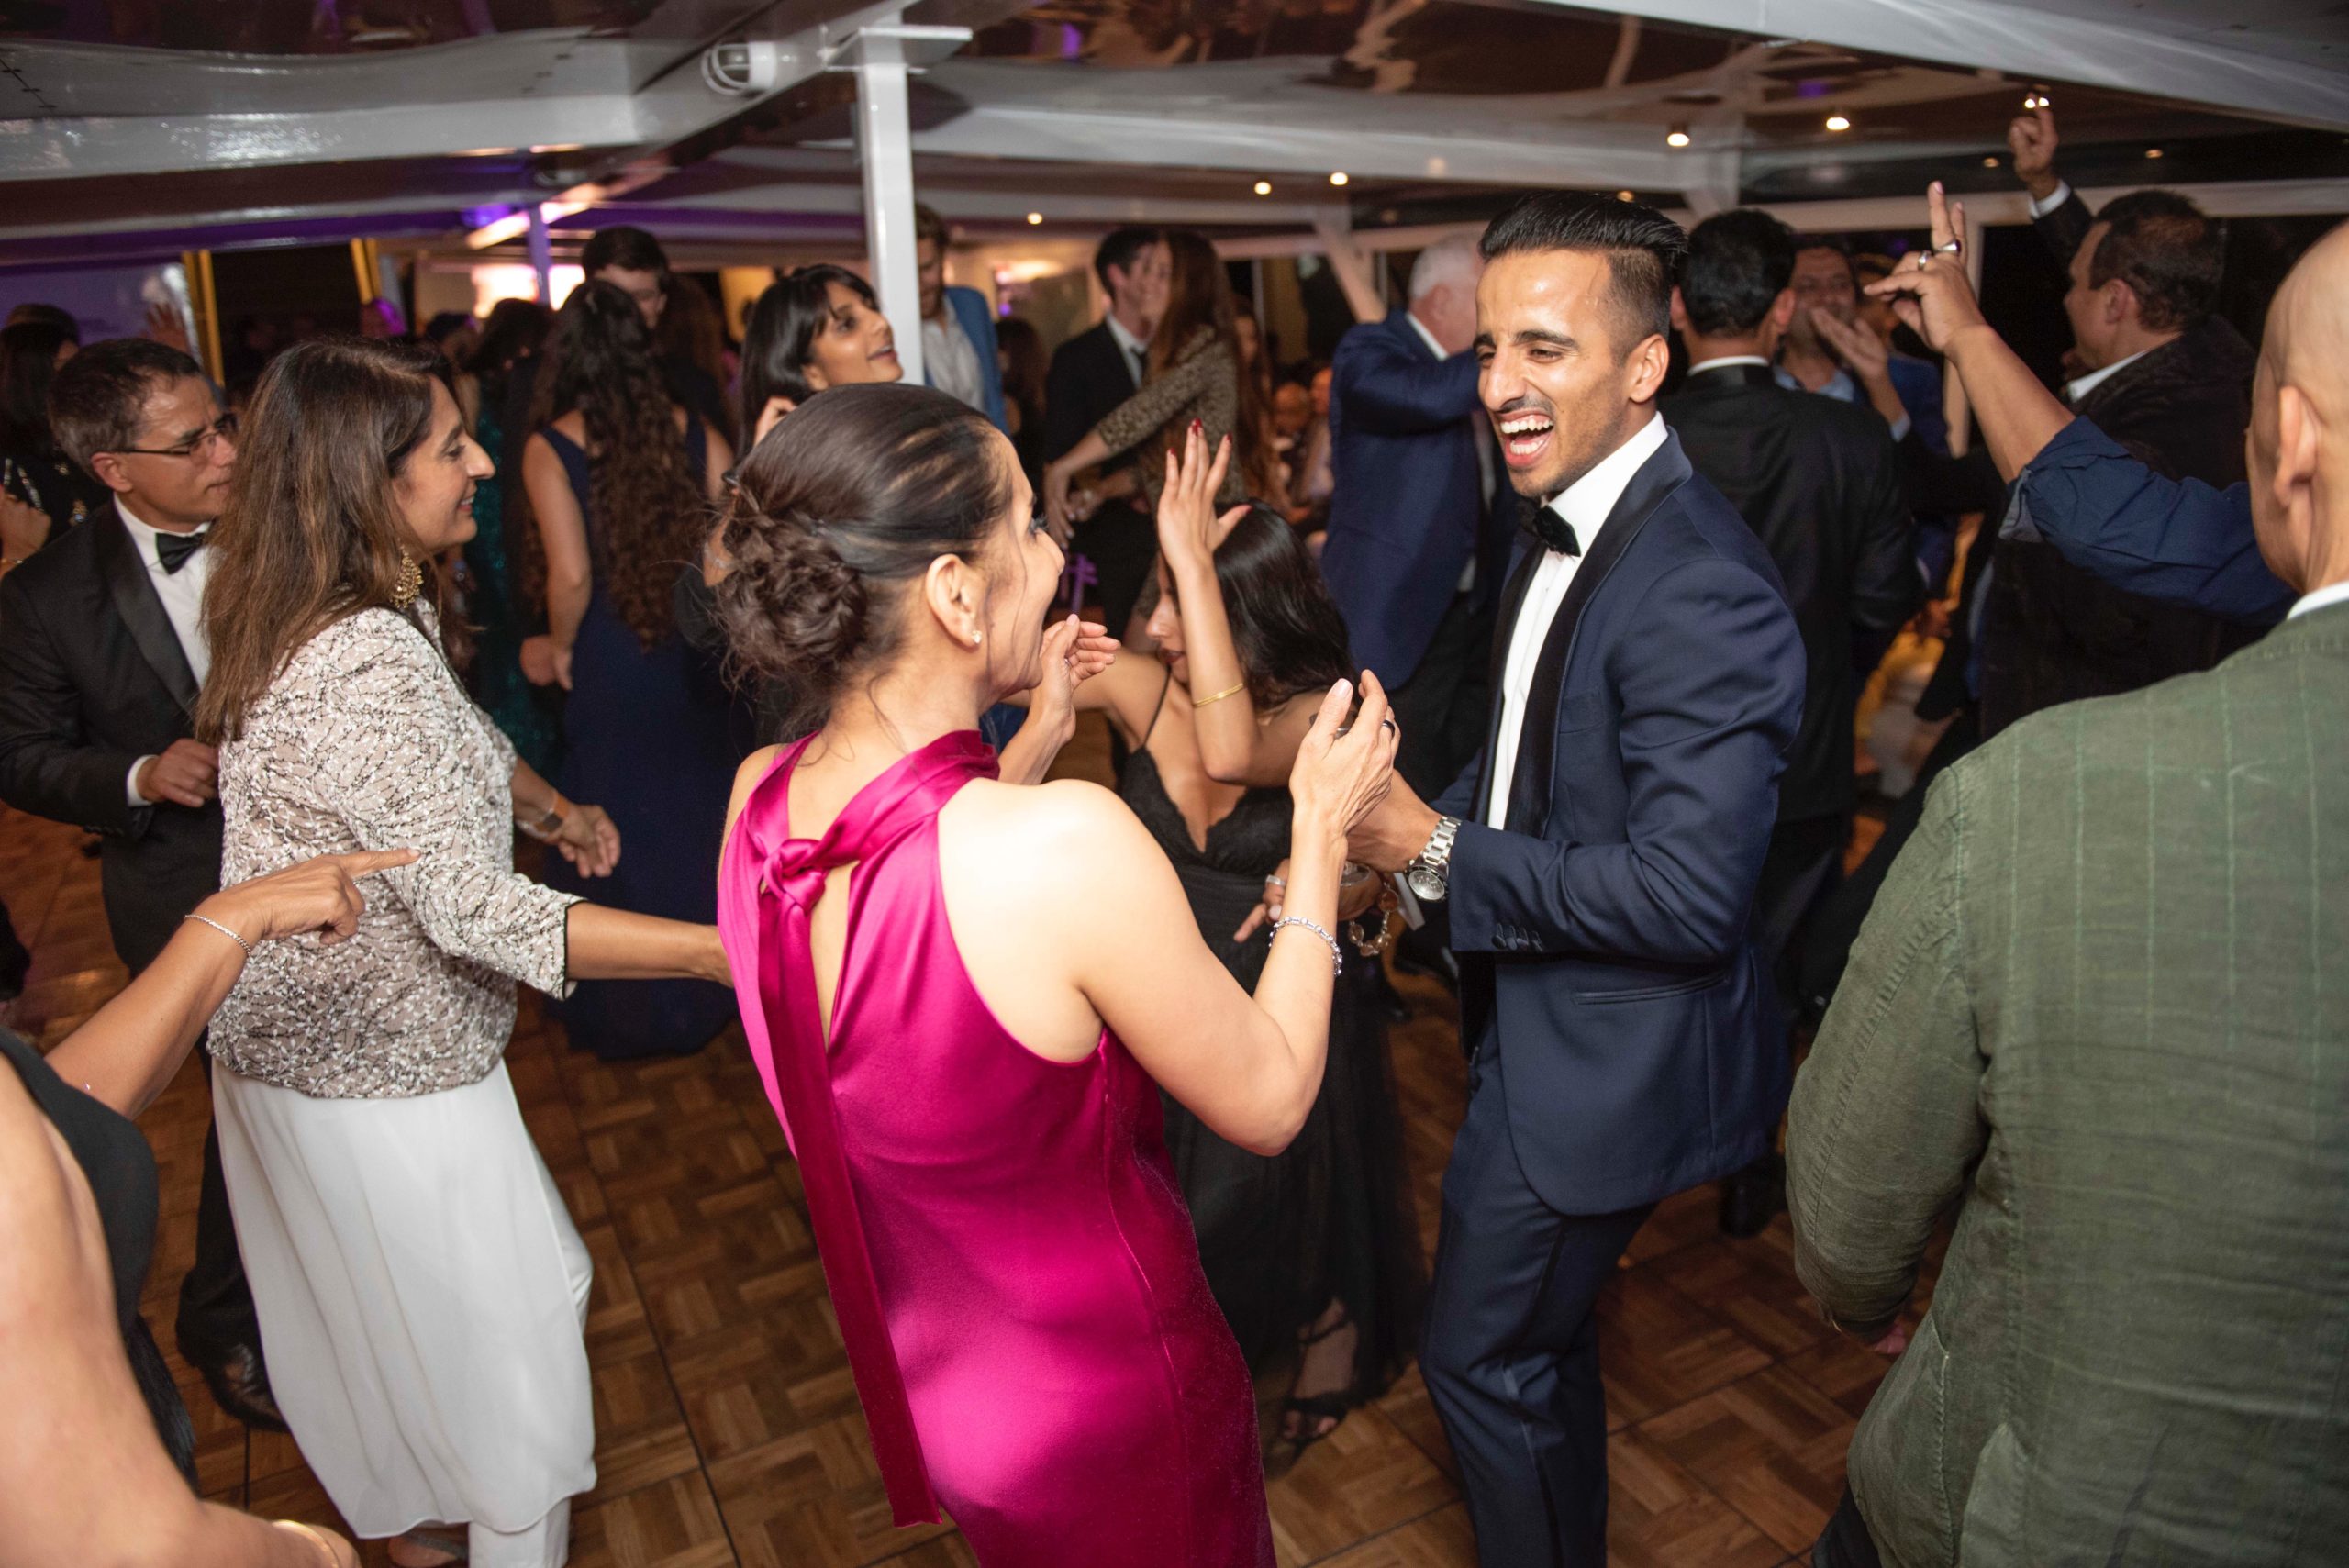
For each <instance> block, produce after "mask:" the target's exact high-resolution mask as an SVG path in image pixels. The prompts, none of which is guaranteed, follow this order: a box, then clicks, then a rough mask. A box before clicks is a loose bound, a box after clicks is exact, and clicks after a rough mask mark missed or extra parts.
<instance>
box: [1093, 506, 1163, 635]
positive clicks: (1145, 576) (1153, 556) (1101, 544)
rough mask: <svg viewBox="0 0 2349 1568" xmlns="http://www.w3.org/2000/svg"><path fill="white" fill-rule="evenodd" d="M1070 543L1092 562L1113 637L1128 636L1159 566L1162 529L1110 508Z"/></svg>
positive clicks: (1144, 517) (1131, 511)
mask: <svg viewBox="0 0 2349 1568" xmlns="http://www.w3.org/2000/svg"><path fill="white" fill-rule="evenodd" d="M1071 543H1072V546H1073V548H1074V549H1075V550H1077V551H1078V552H1079V553H1080V554H1082V555H1084V556H1085V558H1086V559H1087V560H1089V561H1091V562H1093V572H1094V575H1095V577H1096V578H1097V587H1096V589H1095V592H1096V595H1097V597H1098V598H1099V600H1100V603H1101V609H1102V613H1103V615H1104V616H1105V617H1106V618H1107V624H1108V628H1109V635H1110V636H1111V637H1123V636H1125V635H1126V623H1127V621H1129V620H1130V619H1131V618H1132V617H1133V613H1134V606H1135V604H1136V603H1137V602H1138V601H1139V600H1140V599H1141V591H1142V585H1143V584H1145V583H1147V582H1149V581H1150V574H1151V571H1152V567H1153V566H1154V565H1155V564H1156V562H1157V560H1158V529H1157V526H1156V525H1155V524H1153V523H1152V521H1151V519H1150V517H1149V515H1148V514H1146V513H1144V512H1141V511H1138V510H1136V509H1135V508H1134V507H1131V506H1125V505H1123V504H1121V503H1119V502H1111V503H1109V504H1108V505H1106V506H1102V507H1101V509H1100V510H1099V511H1097V512H1095V513H1094V514H1093V516H1092V517H1088V518H1086V519H1085V521H1084V522H1082V523H1079V524H1078V525H1077V526H1076V531H1075V538H1074V539H1073V540H1072V541H1071Z"/></svg>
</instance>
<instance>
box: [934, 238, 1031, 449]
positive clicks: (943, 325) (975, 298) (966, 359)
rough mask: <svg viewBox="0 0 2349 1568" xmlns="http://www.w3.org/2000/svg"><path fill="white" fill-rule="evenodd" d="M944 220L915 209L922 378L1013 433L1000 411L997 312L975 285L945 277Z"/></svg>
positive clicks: (998, 427) (1001, 377)
mask: <svg viewBox="0 0 2349 1568" xmlns="http://www.w3.org/2000/svg"><path fill="white" fill-rule="evenodd" d="M948 238H949V237H948V234H947V228H946V220H945V219H944V218H942V217H939V216H938V214H937V213H936V212H934V211H933V210H931V209H930V208H929V207H926V206H918V207H916V208H914V266H915V268H916V275H917V277H918V279H919V281H920V284H921V368H922V379H923V381H924V382H925V383H927V384H929V385H931V386H934V387H936V388H937V389H938V390H939V391H941V392H944V393H949V394H952V395H953V396H954V397H956V398H957V399H959V400H960V401H962V402H963V403H966V404H968V405H970V406H972V407H974V408H975V409H977V410H978V411H979V412H980V413H982V414H984V415H985V416H986V417H987V422H988V423H989V424H992V425H993V426H994V427H995V428H996V429H998V430H1001V431H1002V432H1003V433H1004V434H1006V435H1009V434H1010V433H1011V427H1010V426H1009V425H1008V424H1007V423H1006V422H1005V417H1004V412H1003V366H1002V364H1001V362H1000V361H997V360H996V340H995V312H994V311H993V310H992V309H990V308H989V307H988V305H987V296H986V295H983V294H981V293H980V292H979V291H978V290H976V289H968V288H961V287H956V286H953V285H951V284H948V283H947V281H946V247H947V241H948Z"/></svg>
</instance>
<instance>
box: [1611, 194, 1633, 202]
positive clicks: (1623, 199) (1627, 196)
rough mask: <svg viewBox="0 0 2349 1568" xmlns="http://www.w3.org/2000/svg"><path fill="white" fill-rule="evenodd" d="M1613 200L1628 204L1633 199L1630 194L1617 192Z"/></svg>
mask: <svg viewBox="0 0 2349 1568" xmlns="http://www.w3.org/2000/svg"><path fill="white" fill-rule="evenodd" d="M1615 199H1616V200H1617V201H1619V202H1628V201H1631V200H1632V199H1633V197H1632V195H1631V192H1629V191H1618V192H1616V193H1615Z"/></svg>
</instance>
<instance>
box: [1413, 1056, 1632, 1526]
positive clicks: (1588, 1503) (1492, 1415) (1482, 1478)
mask: <svg viewBox="0 0 2349 1568" xmlns="http://www.w3.org/2000/svg"><path fill="white" fill-rule="evenodd" d="M1470 1071H1471V1081H1472V1083H1471V1088H1470V1090H1469V1096H1468V1116H1467V1119H1466V1120H1465V1121H1464V1123H1463V1124H1462V1126H1461V1129H1460V1136H1459V1138H1458V1139H1457V1140H1455V1141H1454V1142H1453V1146H1452V1163H1451V1164H1450V1166H1448V1167H1447V1168H1446V1169H1445V1171H1444V1173H1443V1229H1442V1235H1441V1237H1440V1239H1439V1240H1437V1242H1436V1254H1435V1281H1434V1285H1433V1294H1432V1296H1431V1301H1430V1304H1429V1311H1428V1333H1427V1344H1426V1347H1425V1349H1424V1350H1423V1351H1422V1352H1421V1355H1420V1363H1419V1364H1420V1369H1421V1371H1422V1372H1423V1373H1424V1374H1425V1375H1426V1378H1427V1384H1428V1392H1429V1393H1430V1394H1431V1396H1433V1397H1434V1400H1435V1407H1436V1412H1437V1414H1438V1415H1439V1416H1441V1417H1442V1419H1443V1430H1444V1436H1445V1437H1447V1438H1448V1439H1450V1440H1451V1442H1452V1451H1453V1456H1454V1457H1455V1458H1456V1459H1458V1461H1459V1462H1460V1479H1461V1485H1462V1488H1463V1490H1464V1491H1465V1492H1466V1494H1467V1498H1468V1517H1469V1519H1470V1521H1471V1522H1472V1523H1474V1524H1475V1529H1476V1558H1477V1561H1478V1562H1480V1563H1481V1564H1483V1568H1605V1564H1606V1562H1607V1398H1606V1394H1605V1391H1604V1390H1603V1389H1602V1388H1601V1386H1600V1384H1599V1377H1598V1325H1597V1324H1596V1323H1595V1322H1594V1321H1593V1320H1592V1317H1591V1309H1592V1307H1593V1306H1594V1305H1595V1304H1596V1303H1597V1301H1598V1293H1599V1290H1600V1288H1601V1287H1602V1286H1604V1285H1605V1284H1606V1283H1607V1282H1608V1281H1609V1279H1611V1278H1613V1277H1614V1273H1615V1262H1616V1260H1617V1259H1618V1258H1619V1257H1620V1256H1621V1255H1622V1252H1623V1249H1624V1248H1625V1247H1626V1246H1628V1245H1630V1244H1631V1237H1632V1235H1633V1234H1634V1233H1635V1232H1636V1231H1637V1230H1638V1229H1639V1228H1640V1226H1641V1224H1642V1222H1643V1221H1644V1220H1645V1219H1646V1218H1647V1217H1648V1214H1649V1212H1650V1211H1651V1210H1652V1209H1653V1207H1654V1206H1653V1204H1649V1205H1643V1206H1642V1207H1638V1208H1633V1209H1626V1210H1624V1211H1622V1212H1621V1213H1619V1214H1597V1215H1576V1214H1561V1213H1559V1212H1558V1211H1557V1210H1556V1209H1553V1208H1552V1207H1550V1206H1549V1205H1548V1204H1546V1203H1544V1202H1542V1199H1541V1197H1540V1196H1539V1195H1536V1194H1535V1193H1534V1191H1533V1189H1532V1187H1531V1185H1530V1184H1528V1183H1527V1181H1526V1179H1525V1173H1524V1171H1523V1170H1522V1169H1521V1168H1520V1166H1519V1164H1518V1159H1517V1151H1516V1148H1515V1146H1514V1144H1513V1143H1512V1141H1511V1139H1510V1134H1509V1129H1508V1109H1507V1106H1505V1105H1504V1103H1503V1102H1502V1098H1501V1082H1500V1072H1499V1065H1498V1063H1497V1061H1495V1059H1494V1057H1493V1055H1492V1053H1491V1052H1489V1051H1487V1052H1486V1053H1484V1055H1483V1058H1482V1061H1481V1062H1480V1063H1479V1065H1478V1066H1477V1067H1475V1068H1472V1069H1471V1070H1470Z"/></svg>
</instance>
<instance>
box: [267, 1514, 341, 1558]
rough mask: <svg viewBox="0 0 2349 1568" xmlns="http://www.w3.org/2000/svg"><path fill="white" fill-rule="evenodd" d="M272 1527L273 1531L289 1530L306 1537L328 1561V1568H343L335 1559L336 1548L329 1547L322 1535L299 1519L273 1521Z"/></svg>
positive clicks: (271, 1522)
mask: <svg viewBox="0 0 2349 1568" xmlns="http://www.w3.org/2000/svg"><path fill="white" fill-rule="evenodd" d="M270 1526H271V1528H272V1529H282V1530H287V1531H290V1532H291V1533H293V1534H295V1535H298V1536H301V1537H304V1538H305V1539H306V1540H308V1541H309V1543H310V1544H311V1545H312V1546H315V1547H317V1549H318V1555H319V1556H320V1557H323V1558H325V1559H326V1562H327V1568H341V1564H340V1562H339V1561H338V1560H337V1559H336V1557H335V1554H334V1548H333V1547H331V1546H328V1544H327V1538H326V1537H325V1536H322V1535H320V1534H319V1533H318V1532H317V1530H316V1529H313V1528H312V1527H310V1526H308V1525H306V1524H304V1523H303V1522H302V1521H301V1520H299V1519H273V1520H271V1521H270Z"/></svg>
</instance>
